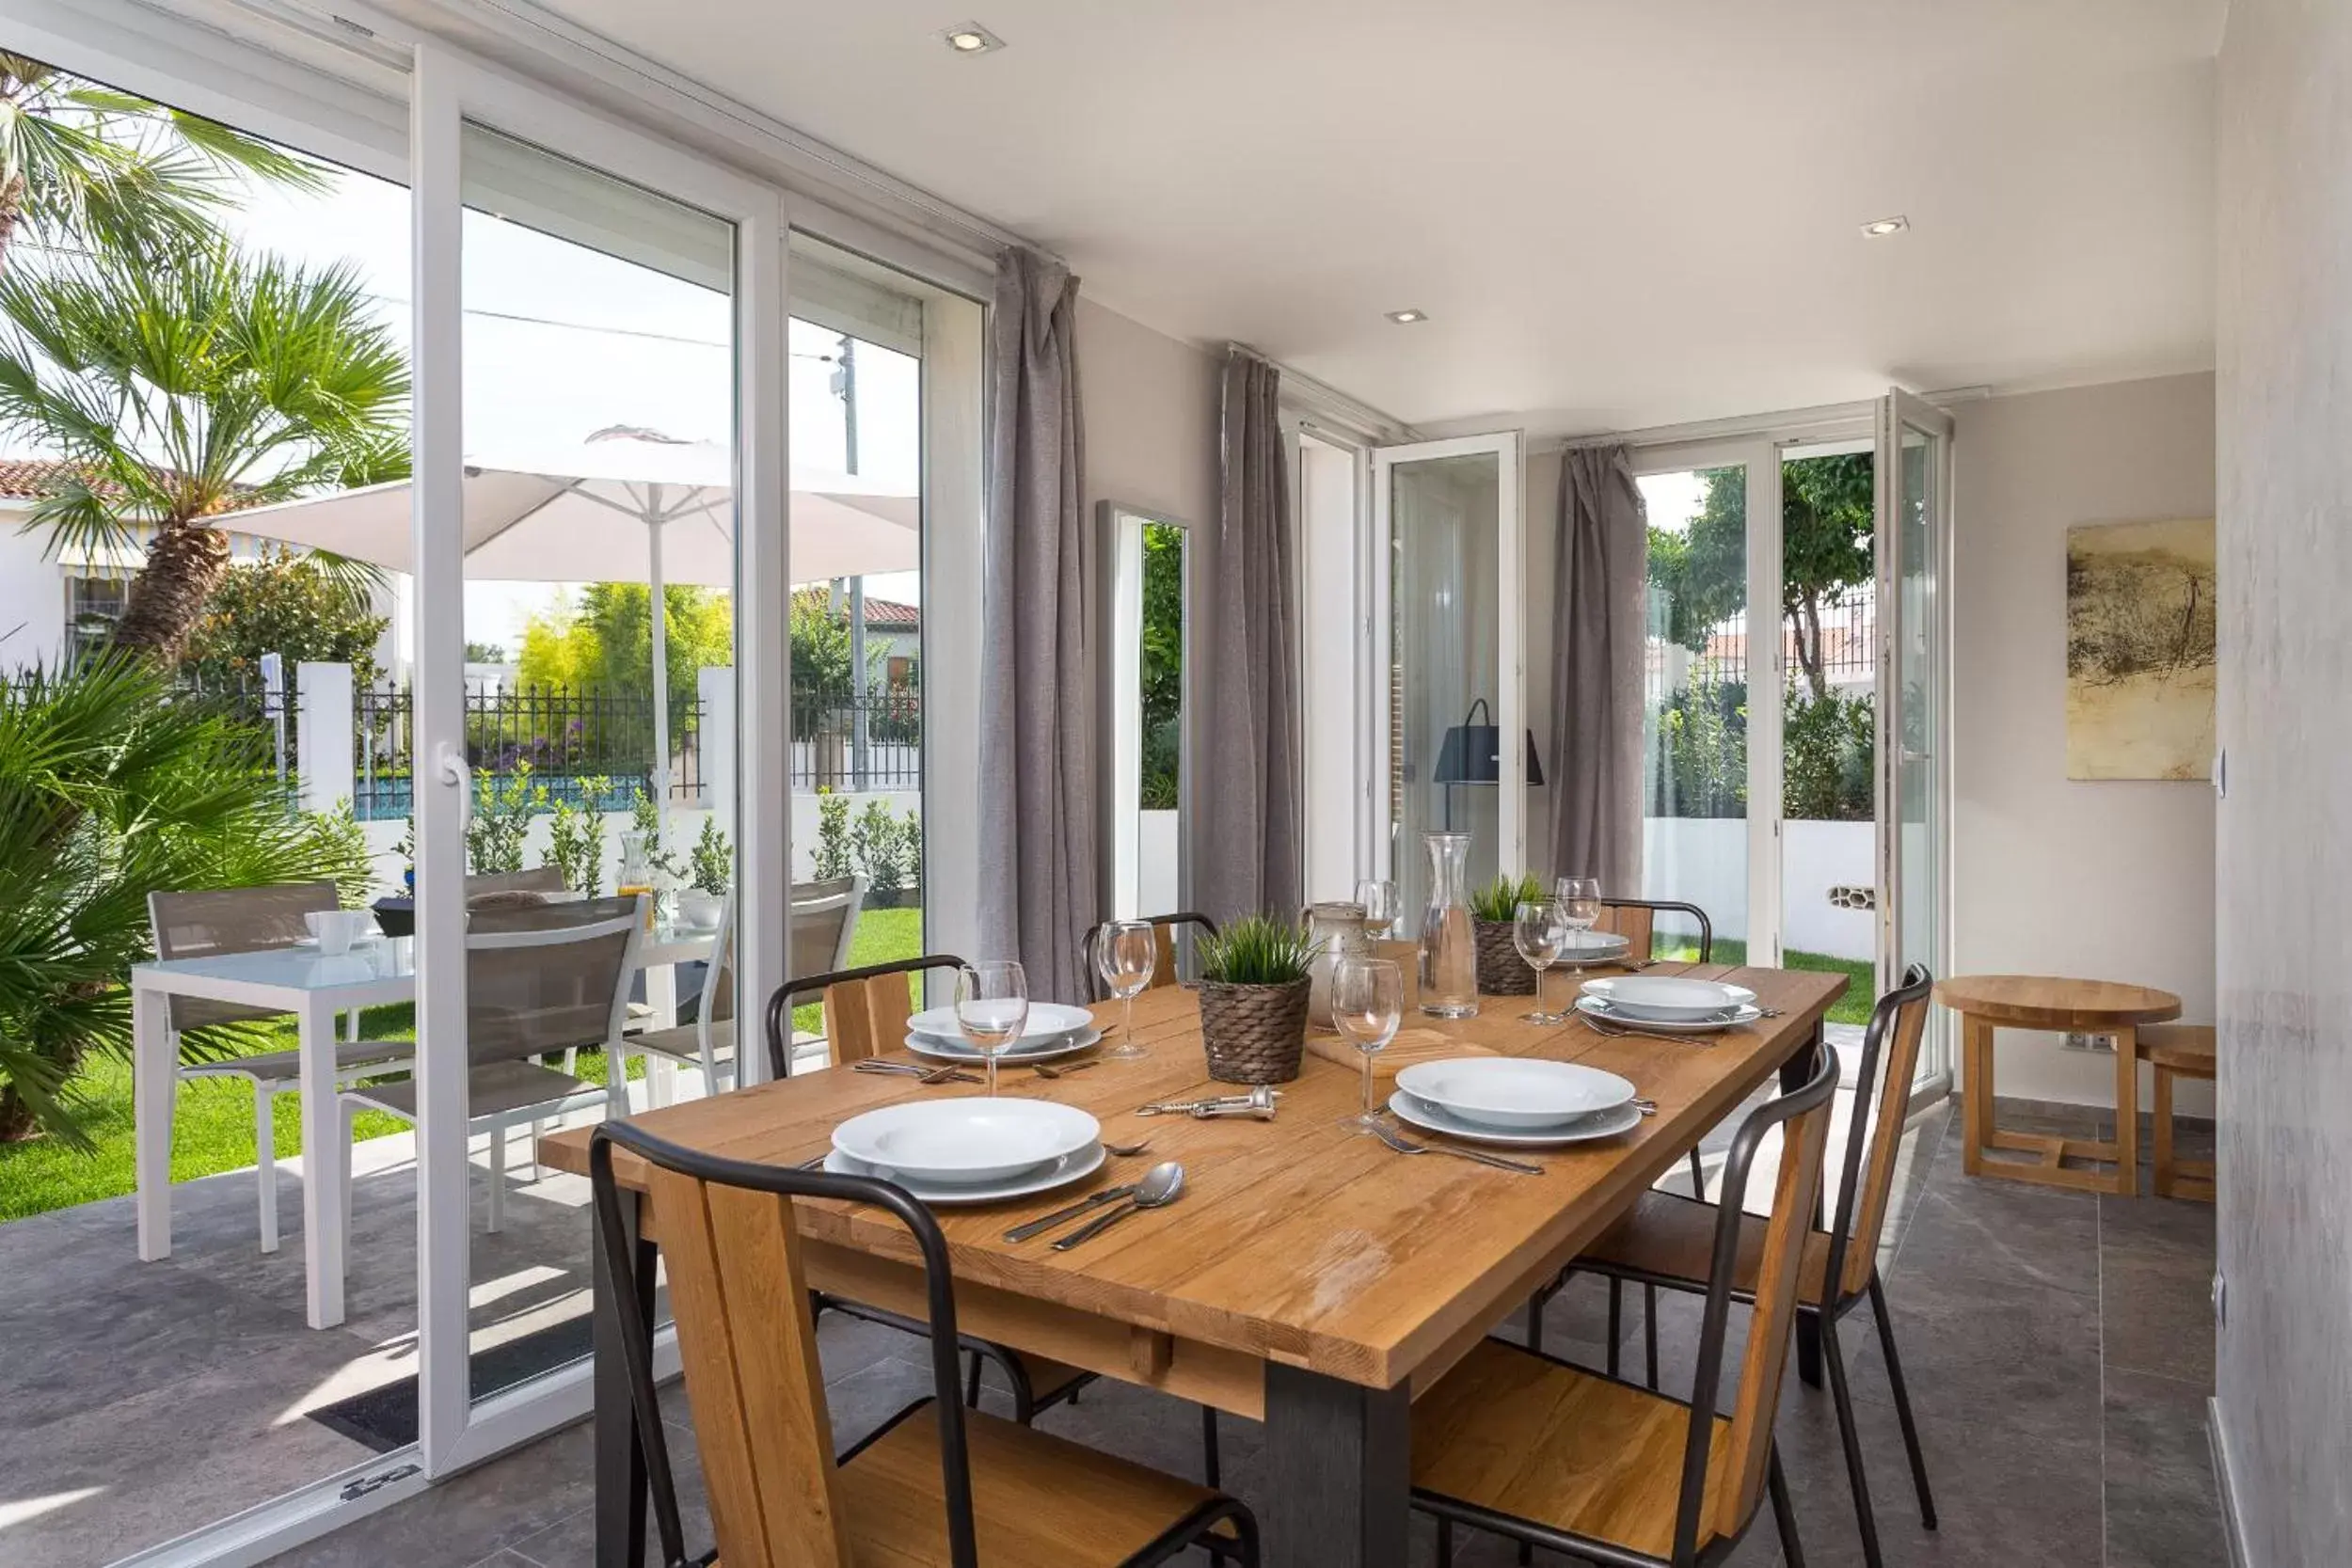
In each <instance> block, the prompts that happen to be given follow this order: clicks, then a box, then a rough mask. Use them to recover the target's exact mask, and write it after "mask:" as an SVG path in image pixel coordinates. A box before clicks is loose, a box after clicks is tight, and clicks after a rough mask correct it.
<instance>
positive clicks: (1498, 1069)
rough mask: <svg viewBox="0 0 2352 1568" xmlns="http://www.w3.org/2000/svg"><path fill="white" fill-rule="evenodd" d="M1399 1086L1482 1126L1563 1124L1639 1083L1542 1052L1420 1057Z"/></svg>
mask: <svg viewBox="0 0 2352 1568" xmlns="http://www.w3.org/2000/svg"><path fill="white" fill-rule="evenodd" d="M1396 1086H1397V1087H1398V1088H1400V1089H1403V1090H1404V1091H1405V1092H1406V1093H1407V1094H1409V1095H1411V1096H1412V1097H1413V1098H1414V1099H1416V1100H1419V1101H1424V1102H1426V1103H1428V1104H1430V1105H1434V1106H1436V1107H1438V1109H1439V1110H1441V1111H1444V1112H1446V1113H1447V1114H1448V1115H1449V1116H1453V1117H1457V1118H1459V1119H1460V1120H1462V1121H1466V1122H1474V1123H1476V1124H1477V1125H1479V1126H1481V1127H1501V1128H1508V1129H1510V1130H1512V1131H1514V1132H1517V1131H1520V1130H1523V1129H1527V1128H1536V1127H1557V1126H1558V1125H1559V1124H1561V1123H1562V1122H1565V1121H1568V1120H1570V1119H1572V1118H1574V1117H1588V1116H1591V1115H1592V1114H1593V1113H1594V1112H1596V1111H1608V1110H1613V1109H1614V1108H1616V1107H1617V1106H1620V1105H1623V1104H1624V1103H1626V1102H1627V1101H1629V1100H1631V1099H1632V1098H1633V1085H1631V1084H1629V1083H1627V1082H1626V1081H1625V1080H1624V1079H1622V1078H1620V1077H1618V1076H1617V1075H1616V1074H1615V1073H1613V1072H1603V1071H1601V1070H1600V1069H1598V1068H1590V1067H1584V1066H1581V1065H1580V1064H1578V1063H1575V1062H1552V1061H1546V1060H1545V1059H1543V1058H1542V1057H1539V1056H1453V1057H1448V1058H1447V1059H1446V1060H1444V1061H1441V1062H1415V1063H1414V1064H1413V1065H1412V1066H1411V1067H1408V1068H1406V1069H1404V1070H1403V1071H1401V1072H1399V1073H1398V1074H1397V1075H1396Z"/></svg>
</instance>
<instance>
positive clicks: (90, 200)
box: [0, 53, 329, 266]
mask: <svg viewBox="0 0 2352 1568" xmlns="http://www.w3.org/2000/svg"><path fill="white" fill-rule="evenodd" d="M246 176H252V177H256V178H259V179H263V180H267V181H271V182H276V183H278V184H285V185H291V186H294V187H295V188H296V189H300V190H310V191H322V190H325V189H326V188H327V185H328V182H329V181H328V176H327V174H326V170H324V169H322V168H320V167H319V166H317V165H315V164H313V163H311V162H310V161H309V160H308V159H305V158H302V157H299V156H296V155H295V154H294V153H292V152H288V151H286V150H284V149H283V148H278V147H273V146H271V145H270V144H269V143H267V142H264V141H257V140H255V139H254V138H253V137H251V136H246V135H239V134H238V133H236V132H234V131H231V130H230V129H229V128H228V127H227V126H225V125H222V124H219V123H218V122H216V121H214V120H209V119H204V118H202V117H201V116H199V115H191V114H183V113H182V112H181V111H179V110H177V109H168V108H166V107H164V106H163V105H162V104H160V103H151V102H150V101H149V100H147V99H144V98H135V97H133V96H131V95H130V94H128V93H120V92H116V91H115V90H114V89H113V88H111V87H99V86H97V85H96V84H94V83H90V82H85V81H83V80H81V79H80V78H78V77H73V76H69V75H67V74H65V73H64V72H63V71H58V70H56V68H55V67H53V66H49V65H45V64H43V63H42V62H41V61H40V60H36V59H31V58H28V57H26V56H25V55H11V54H7V53H0V266H5V265H6V264H7V261H8V255H9V245H10V243H11V242H12V241H13V240H14V239H15V238H16V236H17V233H18V231H19V230H20V229H21V230H28V231H29V232H30V233H31V234H32V235H34V236H35V237H36V238H37V239H39V240H40V241H41V242H42V243H44V244H47V245H56V246H58V247H60V248H68V249H91V250H115V251H126V252H131V253H135V254H137V255H143V256H153V255H157V254H159V253H163V252H166V251H168V250H170V249H176V248H177V247H178V246H180V245H186V244H189V243H191V242H196V241H200V240H202V239H203V238H204V237H206V236H207V235H209V234H210V233H212V232H213V231H214V229H215V225H214V222H213V216H214V214H215V211H216V210H217V209H218V208H219V207H221V206H223V205H224V204H227V203H229V202H230V201H233V200H234V199H235V196H236V187H237V185H238V184H239V183H240V182H241V181H242V180H243V179H244V178H245V177H246Z"/></svg>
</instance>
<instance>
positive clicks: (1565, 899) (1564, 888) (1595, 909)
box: [1551, 877, 1600, 967]
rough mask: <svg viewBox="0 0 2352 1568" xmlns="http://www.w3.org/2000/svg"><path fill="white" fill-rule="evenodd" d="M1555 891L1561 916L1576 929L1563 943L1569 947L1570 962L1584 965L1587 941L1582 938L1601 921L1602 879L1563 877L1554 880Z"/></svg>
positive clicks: (1569, 925) (1571, 927) (1571, 928)
mask: <svg viewBox="0 0 2352 1568" xmlns="http://www.w3.org/2000/svg"><path fill="white" fill-rule="evenodd" d="M1551 895H1552V896H1553V897H1554V898H1556V899H1558V900H1559V902H1560V914H1561V918H1562V920H1563V922H1564V923H1565V925H1566V927H1567V928H1568V929H1569V931H1571V932H1572V933H1574V934H1573V935H1571V936H1569V937H1567V938H1566V939H1565V940H1564V941H1563V942H1561V944H1560V945H1561V946H1563V947H1565V948H1566V949H1568V959H1569V962H1571V963H1575V964H1577V965H1578V966H1579V967H1581V962H1582V958H1583V955H1584V944H1583V942H1581V941H1580V940H1578V939H1579V938H1581V937H1582V936H1583V934H1584V933H1585V932H1587V931H1589V930H1591V929H1592V928H1593V927H1596V926H1597V925H1599V924H1600V879H1599V878H1597V877H1563V878H1561V879H1559V880H1558V881H1556V882H1554V883H1552V884H1551Z"/></svg>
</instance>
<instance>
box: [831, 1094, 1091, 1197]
mask: <svg viewBox="0 0 2352 1568" xmlns="http://www.w3.org/2000/svg"><path fill="white" fill-rule="evenodd" d="M1102 1164H1103V1126H1102V1123H1100V1122H1098V1121H1096V1120H1095V1119H1094V1118H1093V1117H1090V1116H1089V1115H1087V1114H1086V1113H1085V1112H1084V1111H1081V1110H1079V1109H1078V1108H1077V1107H1075V1106H1073V1105H1061V1104H1057V1103H1056V1102H1054V1101H1050V1100H1015V1099H1009V1098H995V1099H991V1098H986V1097H966V1098H960V1099H956V1100H914V1101H905V1102H904V1103H901V1104H897V1105H885V1106H883V1107H882V1108H881V1109H880V1110H875V1111H868V1112H866V1114H865V1115H864V1116H857V1117H850V1119H849V1120H847V1121H845V1122H843V1123H842V1124H841V1125H840V1126H838V1127H836V1128H834V1130H833V1151H832V1152H831V1153H829V1154H827V1155H826V1156H825V1168H826V1169H827V1170H829V1171H834V1172H835V1173H837V1174H840V1175H844V1176H876V1177H880V1178H882V1180H886V1181H895V1182H897V1183H898V1185H900V1186H902V1187H904V1188H905V1189H906V1190H907V1191H909V1192H911V1193H913V1194H914V1196H917V1197H919V1198H921V1199H923V1201H925V1202H926V1203H936V1204H966V1203H995V1202H998V1201H1000V1200H1002V1199H1005V1198H1011V1197H1024V1196H1027V1195H1029V1194H1031V1193H1042V1192H1048V1191H1051V1190H1052V1189H1053V1188H1056V1187H1058V1186H1061V1185H1063V1184H1064V1183H1065V1182H1070V1181H1075V1180H1078V1179H1079V1178H1081V1177H1084V1176H1088V1175H1091V1174H1092V1173H1093V1172H1094V1171H1095V1170H1097V1169H1099V1168H1100V1167H1101V1165H1102Z"/></svg>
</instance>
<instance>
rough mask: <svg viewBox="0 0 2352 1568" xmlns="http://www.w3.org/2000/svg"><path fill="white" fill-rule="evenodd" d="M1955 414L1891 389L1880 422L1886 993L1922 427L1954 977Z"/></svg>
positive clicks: (1891, 974)
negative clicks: (1914, 476)
mask: <svg viewBox="0 0 2352 1568" xmlns="http://www.w3.org/2000/svg"><path fill="white" fill-rule="evenodd" d="M1953 428H1954V426H1953V420H1952V417H1951V416H1950V415H1949V414H1947V413H1946V412H1945V411H1944V410H1942V409H1940V408H1938V407H1936V406H1935V405H1934V404H1930V403H1928V402H1926V401H1925V400H1923V399H1921V398H1918V397H1916V396H1914V395H1913V394H1911V393H1909V392H1906V391H1904V390H1902V389H1901V388H1890V389H1889V390H1888V392H1887V394H1886V396H1885V397H1884V398H1883V399H1882V400H1881V401H1880V404H1879V411H1878V420H1877V455H1876V458H1875V459H1874V462H1875V464H1876V471H1877V479H1878V485H1877V499H1876V511H1877V515H1876V518H1875V532H1876V534H1877V542H1878V605H1879V610H1878V618H1879V648H1878V657H1879V678H1878V692H1879V698H1878V718H1877V735H1876V736H1875V742H1876V749H1877V758H1878V780H1877V787H1878V821H1879V828H1878V839H1879V843H1878V865H1879V876H1878V883H1879V886H1878V900H1879V990H1880V993H1881V994H1882V995H1883V994H1884V993H1885V992H1886V991H1888V990H1892V989H1893V988H1894V986H1895V984H1896V982H1897V981H1898V980H1899V978H1900V976H1901V970H1902V911H1903V900H1904V897H1905V890H1904V864H1903V855H1902V840H1901V832H1902V735H1903V729H1904V717H1905V716H1904V713H1903V709H1902V696H1903V693H1902V678H1901V676H1902V664H1901V660H1902V651H1901V640H1902V638H1903V636H1904V633H1905V630H1906V628H1905V626H1903V620H1902V616H1903V599H1902V581H1901V578H1902V570H1903V564H1904V563H1903V561H1902V559H1901V537H1900V531H1899V529H1896V528H1894V527H1892V526H1890V524H1891V522H1892V519H1893V518H1894V516H1895V513H1896V509H1897V508H1898V507H1899V506H1900V505H1901V503H1902V483H1903V482H1902V438H1903V433H1904V431H1906V430H1913V431H1917V432H1919V433H1920V434H1922V435H1924V436H1927V437H1928V438H1929V441H1930V443H1931V446H1930V451H1931V453H1932V460H1931V467H1930V470H1929V473H1928V506H1929V523H1928V550H1929V556H1930V560H1929V562H1928V566H1929V569H1930V570H1931V572H1932V573H1933V574H1934V578H1933V605H1932V609H1931V613H1930V618H1929V625H1928V678H1929V683H1930V696H1929V699H1928V712H1929V718H1930V730H1929V735H1928V748H1929V771H1930V775H1931V782H1930V784H1929V788H1930V790H1931V800H1932V804H1931V808H1930V826H1931V832H1930V833H1929V840H1928V854H1929V857H1930V859H1931V862H1932V865H1931V869H1930V879H1931V897H1932V898H1933V899H1934V902H1935V938H1934V942H1933V943H1932V946H1931V952H1930V955H1929V958H1928V963H1929V967H1930V968H1931V970H1933V971H1934V973H1935V974H1936V975H1937V976H1938V977H1939V978H1940V977H1942V976H1944V975H1946V974H1949V973H1950V972H1951V954H1952V911H1953V908H1954V906H1953V900H1952V613H1951V590H1952V510H1951V507H1952V432H1953ZM1921 1047H1922V1049H1921V1053H1920V1065H1919V1069H1918V1073H1917V1080H1916V1086H1915V1089H1914V1091H1913V1100H1914V1103H1915V1104H1917V1103H1919V1102H1921V1101H1928V1100H1941V1099H1942V1098H1943V1097H1944V1095H1946V1094H1947V1093H1948V1092H1949V1091H1950V1088H1951V1085H1952V1075H1953V1053H1952V1050H1951V1037H1950V1022H1949V1020H1948V1018H1947V1016H1946V1015H1945V1013H1944V1009H1942V1008H1940V1007H1931V1008H1930V1009H1929V1020H1928V1025H1927V1033H1926V1036H1925V1037H1924V1038H1923V1040H1922V1042H1921Z"/></svg>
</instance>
